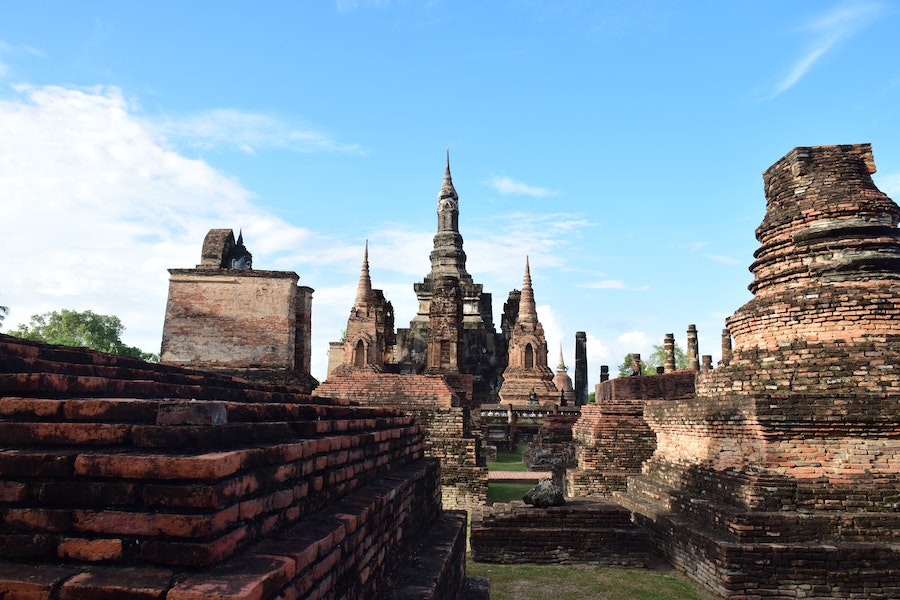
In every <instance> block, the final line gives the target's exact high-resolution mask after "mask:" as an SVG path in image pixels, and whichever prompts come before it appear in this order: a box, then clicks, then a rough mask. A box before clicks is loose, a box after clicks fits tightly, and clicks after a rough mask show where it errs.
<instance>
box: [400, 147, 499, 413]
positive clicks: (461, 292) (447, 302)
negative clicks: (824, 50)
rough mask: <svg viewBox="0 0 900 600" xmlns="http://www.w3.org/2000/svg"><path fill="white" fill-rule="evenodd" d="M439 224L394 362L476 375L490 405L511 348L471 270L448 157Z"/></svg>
mask: <svg viewBox="0 0 900 600" xmlns="http://www.w3.org/2000/svg"><path fill="white" fill-rule="evenodd" d="M437 222H438V227H437V233H436V234H435V236H434V248H433V249H432V251H431V255H430V258H431V271H430V272H429V273H428V275H426V276H425V279H424V280H423V281H422V282H421V283H416V284H415V285H414V289H415V292H416V297H417V299H418V301H419V308H418V311H417V313H416V316H415V317H414V318H413V319H412V321H411V322H410V324H409V328H408V329H398V330H397V345H396V348H395V352H394V362H395V363H396V364H397V365H398V368H399V369H400V371H401V372H404V373H422V372H425V370H426V369H427V370H428V372H432V373H438V372H447V373H455V372H461V373H467V374H471V375H473V376H474V394H475V396H476V399H477V400H478V403H482V402H489V401H491V400H490V398H491V397H492V396H494V397H495V395H496V392H497V389H498V388H499V384H500V374H501V373H502V372H503V368H504V366H505V364H506V363H505V359H506V346H505V341H504V339H503V337H502V336H501V335H498V334H497V332H496V330H495V328H494V320H493V312H492V311H493V308H492V300H491V295H490V294H489V293H485V292H484V290H483V287H482V285H481V284H480V283H475V282H474V281H473V280H472V276H471V275H470V274H469V273H468V271H466V253H465V251H464V250H463V238H462V235H460V233H459V195H458V194H457V192H456V189H455V187H454V186H453V179H452V177H451V176H450V157H449V153H448V155H447V164H446V167H445V170H444V180H443V182H442V184H441V189H440V192H439V193H438V203H437ZM451 280H456V283H453V282H452V281H451ZM435 303H437V304H436V305H435V306H433V304H435ZM457 308H458V310H457ZM454 314H459V315H460V319H461V320H460V322H459V323H458V325H454V324H451V323H450V322H449V321H448V320H447V319H450V318H451V317H452V315H454ZM437 322H440V323H442V326H441V327H442V330H441V331H435V332H432V331H431V329H432V324H433V323H437ZM452 336H456V339H455V340H453V339H451V337H452Z"/></svg>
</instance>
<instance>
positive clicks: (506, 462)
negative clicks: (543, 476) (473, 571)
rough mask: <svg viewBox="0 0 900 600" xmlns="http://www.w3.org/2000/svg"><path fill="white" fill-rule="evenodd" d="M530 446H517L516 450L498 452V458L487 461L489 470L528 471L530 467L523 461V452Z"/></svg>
mask: <svg viewBox="0 0 900 600" xmlns="http://www.w3.org/2000/svg"><path fill="white" fill-rule="evenodd" d="M526 448H528V446H524V445H522V446H517V447H516V451H515V452H509V453H507V454H497V460H496V461H494V462H489V463H487V468H488V471H527V470H528V467H526V466H525V463H523V462H522V452H523V451H524V450H525V449H526Z"/></svg>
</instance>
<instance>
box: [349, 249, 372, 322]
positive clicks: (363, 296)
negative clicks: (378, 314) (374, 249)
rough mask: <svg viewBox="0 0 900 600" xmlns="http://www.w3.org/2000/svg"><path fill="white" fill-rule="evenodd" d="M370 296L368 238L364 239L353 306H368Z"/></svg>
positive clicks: (370, 280)
mask: <svg viewBox="0 0 900 600" xmlns="http://www.w3.org/2000/svg"><path fill="white" fill-rule="evenodd" d="M371 297H372V279H371V278H370V277H369V240H366V249H365V252H364V254H363V264H362V270H361V272H360V274H359V284H358V285H357V286H356V300H355V301H354V302H353V307H354V308H356V309H359V308H361V307H365V306H368V305H369V299H370V298H371Z"/></svg>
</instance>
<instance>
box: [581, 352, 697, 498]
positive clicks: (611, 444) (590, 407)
mask: <svg viewBox="0 0 900 600" xmlns="http://www.w3.org/2000/svg"><path fill="white" fill-rule="evenodd" d="M696 374H697V373H696V371H692V370H686V371H675V372H672V373H667V374H664V375H654V376H650V377H642V376H636V377H618V378H616V379H610V380H608V381H604V382H601V383H598V384H597V386H596V387H595V392H594V396H595V400H596V401H595V403H594V404H587V405H585V406H583V407H582V408H581V416H580V417H579V419H578V421H577V422H576V423H575V426H574V427H573V429H572V438H573V440H574V442H575V463H576V465H575V467H573V468H571V469H568V470H567V472H566V491H567V493H568V494H569V495H571V496H593V495H609V494H612V493H613V492H615V491H620V490H624V489H625V488H626V485H627V481H628V477H629V476H632V475H638V474H639V473H640V472H641V465H642V464H643V463H644V461H645V460H647V459H648V458H650V456H652V455H653V451H654V450H655V449H656V435H655V434H654V432H653V431H652V430H651V429H650V427H648V425H647V422H646V420H645V419H644V406H645V405H646V403H647V401H648V400H653V399H656V400H675V399H688V398H691V397H692V396H693V394H694V379H695V376H696Z"/></svg>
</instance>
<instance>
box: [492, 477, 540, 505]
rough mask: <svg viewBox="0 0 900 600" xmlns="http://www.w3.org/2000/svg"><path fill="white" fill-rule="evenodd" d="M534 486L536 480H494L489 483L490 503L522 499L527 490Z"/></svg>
mask: <svg viewBox="0 0 900 600" xmlns="http://www.w3.org/2000/svg"><path fill="white" fill-rule="evenodd" d="M533 487H534V482H528V483H508V482H505V481H492V482H491V483H490V484H488V499H487V501H488V504H493V503H494V502H509V501H510V500H521V499H522V496H524V495H525V492H527V491H528V490H530V489H531V488H533Z"/></svg>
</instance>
